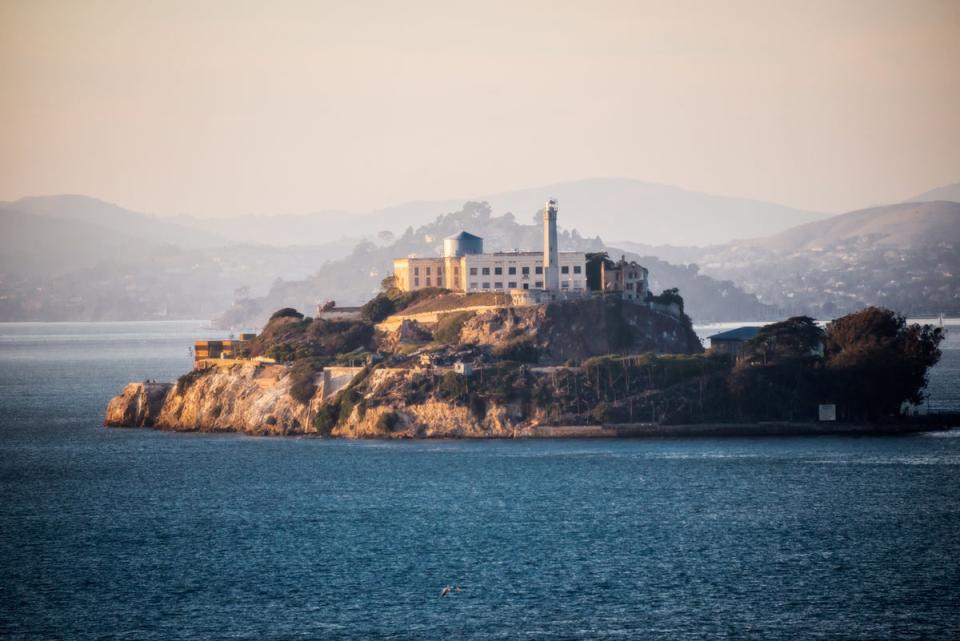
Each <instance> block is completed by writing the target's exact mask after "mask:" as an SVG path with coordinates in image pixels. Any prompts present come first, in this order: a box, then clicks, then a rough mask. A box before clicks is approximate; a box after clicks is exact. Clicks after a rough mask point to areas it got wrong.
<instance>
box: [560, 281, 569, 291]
mask: <svg viewBox="0 0 960 641" xmlns="http://www.w3.org/2000/svg"><path fill="white" fill-rule="evenodd" d="M560 287H562V288H563V289H569V288H570V283H569V282H567V281H563V282H562V283H560Z"/></svg>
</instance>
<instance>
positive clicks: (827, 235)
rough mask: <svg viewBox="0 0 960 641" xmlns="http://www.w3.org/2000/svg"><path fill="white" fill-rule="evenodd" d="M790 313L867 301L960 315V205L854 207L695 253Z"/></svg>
mask: <svg viewBox="0 0 960 641" xmlns="http://www.w3.org/2000/svg"><path fill="white" fill-rule="evenodd" d="M689 258H690V259H691V261H692V262H696V263H697V265H699V267H700V268H701V269H702V271H703V273H705V274H707V275H709V276H713V277H714V278H725V279H730V280H732V281H734V282H736V283H737V284H738V285H740V286H741V287H743V288H744V289H745V290H747V291H748V292H751V293H753V294H756V295H757V296H759V298H760V300H762V301H763V302H765V303H769V304H772V305H775V306H777V307H779V308H780V309H782V310H783V311H784V313H785V314H810V315H814V316H820V317H830V316H833V315H836V314H838V313H843V312H849V311H853V310H855V309H859V308H860V307H863V306H865V305H883V306H885V307H889V308H891V309H894V310H895V311H898V312H901V313H905V314H912V315H927V314H937V313H941V312H943V313H948V314H957V313H960V203H956V202H945V201H933V202H926V203H901V204H897V205H885V206H881V207H871V208H869V209H862V210H859V211H853V212H849V213H846V214H841V215H839V216H834V217H832V218H829V219H826V220H822V221H817V222H813V223H808V224H806V225H800V226H798V227H795V228H793V229H789V230H787V231H784V232H780V233H778V234H774V235H771V236H768V237H766V238H754V239H750V240H741V241H734V242H732V243H727V244H725V245H722V246H719V247H711V248H707V249H704V250H703V251H701V252H699V254H696V253H695V252H694V253H693V254H692V255H690V256H689Z"/></svg>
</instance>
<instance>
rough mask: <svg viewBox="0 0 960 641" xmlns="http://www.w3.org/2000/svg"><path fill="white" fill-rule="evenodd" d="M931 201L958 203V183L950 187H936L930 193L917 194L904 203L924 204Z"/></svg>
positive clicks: (959, 186) (959, 195)
mask: <svg viewBox="0 0 960 641" xmlns="http://www.w3.org/2000/svg"><path fill="white" fill-rule="evenodd" d="M932 200H949V201H951V202H955V203H960V182H957V183H953V184H951V185H944V186H943V187H937V188H936V189H931V190H930V191H925V192H923V193H922V194H917V195H916V196H914V197H912V198H908V199H907V201H906V202H910V203H925V202H929V201H932Z"/></svg>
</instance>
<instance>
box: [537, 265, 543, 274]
mask: <svg viewBox="0 0 960 641" xmlns="http://www.w3.org/2000/svg"><path fill="white" fill-rule="evenodd" d="M537 273H538V274H542V273H543V265H537Z"/></svg>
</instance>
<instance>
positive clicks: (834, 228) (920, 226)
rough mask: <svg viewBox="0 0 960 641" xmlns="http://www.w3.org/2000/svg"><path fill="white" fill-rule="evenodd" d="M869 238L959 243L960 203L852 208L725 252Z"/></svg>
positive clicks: (902, 244) (891, 243)
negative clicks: (854, 209) (844, 212)
mask: <svg viewBox="0 0 960 641" xmlns="http://www.w3.org/2000/svg"><path fill="white" fill-rule="evenodd" d="M859 238H869V239H871V240H872V241H873V242H874V243H876V244H877V245H878V246H884V247H896V248H901V249H903V248H910V247H919V246H921V245H925V244H928V243H936V242H941V241H950V242H954V243H958V242H960V203H956V202H945V201H934V202H924V203H915V202H914V203H901V204H898V205H885V206H881V207H871V208H869V209H860V210H858V211H851V212H848V213H846V214H840V215H839V216H833V217H831V218H827V219H825V220H819V221H816V222H812V223H807V224H805V225H799V226H797V227H793V228H791V229H788V230H786V231H783V232H780V233H778V234H773V235H771V236H768V237H766V238H757V239H752V240H744V241H736V242H733V243H730V244H729V245H728V246H727V249H726V251H730V250H731V249H732V250H737V249H738V248H746V247H757V248H763V249H765V250H767V251H770V252H797V251H805V250H807V251H822V250H825V249H830V248H833V247H837V246H839V245H844V244H846V243H848V242H850V241H851V240H854V239H859Z"/></svg>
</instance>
